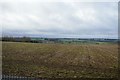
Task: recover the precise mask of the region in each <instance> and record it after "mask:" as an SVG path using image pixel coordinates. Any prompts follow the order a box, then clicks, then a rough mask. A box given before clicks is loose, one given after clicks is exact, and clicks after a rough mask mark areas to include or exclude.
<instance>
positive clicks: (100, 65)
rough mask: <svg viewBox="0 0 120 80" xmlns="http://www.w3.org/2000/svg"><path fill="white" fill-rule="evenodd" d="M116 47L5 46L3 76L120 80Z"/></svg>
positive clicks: (11, 43) (4, 44)
mask: <svg viewBox="0 0 120 80" xmlns="http://www.w3.org/2000/svg"><path fill="white" fill-rule="evenodd" d="M117 49H118V46H117V45H116V44H99V45H97V44H89V45H86V44H85V45H75V44H40V43H38V44H37V43H19V42H18V43H17V42H3V43H2V50H3V51H2V52H3V54H2V58H3V74H5V75H17V76H32V77H47V78H54V77H55V78H60V77H62V78H81V77H85V78H94V77H95V78H97V77H105V78H106V77H117V71H118V70H117V68H118V63H117V62H118V57H117V56H118V50H117Z"/></svg>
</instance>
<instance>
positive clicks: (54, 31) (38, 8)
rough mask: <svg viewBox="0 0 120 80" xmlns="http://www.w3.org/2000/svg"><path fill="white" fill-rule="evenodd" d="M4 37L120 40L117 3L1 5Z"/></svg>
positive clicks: (6, 3) (0, 17) (10, 3)
mask: <svg viewBox="0 0 120 80" xmlns="http://www.w3.org/2000/svg"><path fill="white" fill-rule="evenodd" d="M0 14H2V15H0V22H2V33H3V35H10V36H31V37H52V38H56V37H59V38H62V37H65V38H117V36H118V3H117V2H85V3H82V2H15V3H14V2H4V3H0Z"/></svg>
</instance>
